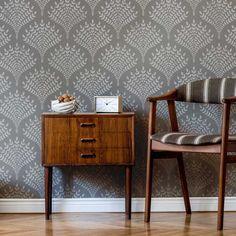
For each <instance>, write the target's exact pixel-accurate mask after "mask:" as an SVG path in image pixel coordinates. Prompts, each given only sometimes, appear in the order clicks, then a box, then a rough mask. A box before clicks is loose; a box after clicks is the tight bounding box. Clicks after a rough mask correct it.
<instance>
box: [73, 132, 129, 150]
mask: <svg viewBox="0 0 236 236" xmlns="http://www.w3.org/2000/svg"><path fill="white" fill-rule="evenodd" d="M73 143H74V142H73ZM75 145H78V146H79V147H80V148H129V147H130V146H131V134H130V133H128V132H122V133H112V132H109V133H108V132H106V133H94V134H93V135H90V136H89V135H84V136H82V135H80V137H79V140H78V144H76V143H75Z"/></svg>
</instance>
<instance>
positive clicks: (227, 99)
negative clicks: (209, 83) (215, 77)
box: [222, 96, 236, 103]
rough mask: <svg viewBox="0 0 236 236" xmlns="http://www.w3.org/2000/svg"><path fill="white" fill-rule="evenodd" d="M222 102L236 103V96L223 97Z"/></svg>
mask: <svg viewBox="0 0 236 236" xmlns="http://www.w3.org/2000/svg"><path fill="white" fill-rule="evenodd" d="M222 102H223V103H236V96H233V97H228V98H223V99H222Z"/></svg>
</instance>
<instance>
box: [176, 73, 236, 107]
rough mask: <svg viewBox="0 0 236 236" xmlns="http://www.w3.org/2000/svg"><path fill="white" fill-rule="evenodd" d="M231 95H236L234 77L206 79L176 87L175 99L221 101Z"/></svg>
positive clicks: (184, 100)
mask: <svg viewBox="0 0 236 236" xmlns="http://www.w3.org/2000/svg"><path fill="white" fill-rule="evenodd" d="M232 96H236V78H234V79H233V78H223V79H206V80H198V81H194V82H191V83H188V84H185V85H182V86H180V87H178V88H177V99H176V101H183V102H198V103H222V99H223V98H226V97H232Z"/></svg>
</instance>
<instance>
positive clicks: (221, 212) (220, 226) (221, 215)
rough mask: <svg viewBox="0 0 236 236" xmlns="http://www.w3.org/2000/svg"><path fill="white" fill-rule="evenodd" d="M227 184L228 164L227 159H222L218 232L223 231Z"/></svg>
mask: <svg viewBox="0 0 236 236" xmlns="http://www.w3.org/2000/svg"><path fill="white" fill-rule="evenodd" d="M225 182H226V162H225V158H222V157H221V161H220V176H219V196H218V221H217V229H218V230H222V229H223V223H224V203H225Z"/></svg>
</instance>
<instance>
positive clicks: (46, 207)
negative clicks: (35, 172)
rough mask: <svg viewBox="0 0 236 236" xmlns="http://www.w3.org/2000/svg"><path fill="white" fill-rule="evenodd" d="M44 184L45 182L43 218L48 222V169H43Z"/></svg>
mask: <svg viewBox="0 0 236 236" xmlns="http://www.w3.org/2000/svg"><path fill="white" fill-rule="evenodd" d="M44 182H45V218H46V220H49V212H50V183H49V182H50V167H44Z"/></svg>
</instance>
